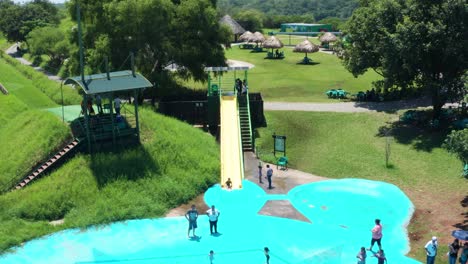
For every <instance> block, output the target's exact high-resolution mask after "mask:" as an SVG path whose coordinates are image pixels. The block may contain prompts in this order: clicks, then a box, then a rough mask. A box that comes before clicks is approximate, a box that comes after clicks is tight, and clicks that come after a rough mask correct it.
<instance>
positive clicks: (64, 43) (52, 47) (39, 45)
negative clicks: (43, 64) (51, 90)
mask: <svg viewBox="0 0 468 264" xmlns="http://www.w3.org/2000/svg"><path fill="white" fill-rule="evenodd" d="M27 40H28V45H29V52H30V53H31V55H33V56H41V55H42V54H46V55H47V56H49V58H50V60H51V63H50V64H52V65H53V66H59V65H61V64H62V62H63V61H64V60H65V59H66V58H68V56H69V52H70V50H69V43H68V39H67V38H66V37H65V34H64V33H63V32H62V31H61V30H60V29H59V28H56V27H41V28H36V29H34V30H33V31H31V32H30V33H29V34H28V36H27Z"/></svg>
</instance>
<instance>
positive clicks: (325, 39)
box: [319, 32, 338, 43]
mask: <svg viewBox="0 0 468 264" xmlns="http://www.w3.org/2000/svg"><path fill="white" fill-rule="evenodd" d="M319 40H320V42H324V43H329V42H335V41H337V40H338V39H337V38H336V36H335V35H333V33H330V32H327V33H325V34H323V35H322V36H321V37H320V38H319Z"/></svg>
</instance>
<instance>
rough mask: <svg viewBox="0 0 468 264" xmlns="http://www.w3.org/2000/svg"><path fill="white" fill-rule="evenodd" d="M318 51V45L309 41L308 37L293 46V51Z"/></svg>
mask: <svg viewBox="0 0 468 264" xmlns="http://www.w3.org/2000/svg"><path fill="white" fill-rule="evenodd" d="M317 51H319V46H317V45H315V44H314V43H312V42H310V41H309V40H308V39H306V40H304V41H302V42H301V43H299V44H297V45H296V47H294V50H293V52H304V53H306V54H307V53H313V52H317Z"/></svg>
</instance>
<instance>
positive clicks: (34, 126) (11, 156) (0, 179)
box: [0, 95, 70, 190]
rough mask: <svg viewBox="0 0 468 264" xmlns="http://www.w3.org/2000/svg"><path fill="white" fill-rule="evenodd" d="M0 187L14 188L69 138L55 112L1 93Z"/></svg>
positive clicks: (1, 188)
mask: <svg viewBox="0 0 468 264" xmlns="http://www.w3.org/2000/svg"><path fill="white" fill-rule="evenodd" d="M0 113H1V114H0V121H1V123H0V146H2V151H0V190H4V189H5V188H11V187H13V186H14V185H15V184H16V183H17V182H18V181H19V180H21V178H22V177H24V176H25V175H26V173H28V172H29V171H30V170H31V169H32V168H33V167H35V166H36V165H37V164H38V162H40V161H42V160H44V159H46V158H47V157H48V156H49V155H51V154H52V153H53V152H54V151H55V150H57V149H58V148H59V147H60V146H61V145H62V144H64V143H65V141H66V140H67V139H69V138H70V133H69V128H68V126H67V125H65V124H63V123H62V122H61V121H60V120H59V119H58V118H57V117H56V116H55V115H53V114H51V113H49V112H46V111H42V110H37V109H31V108H28V107H27V106H26V105H25V104H24V103H22V102H21V101H19V100H18V99H17V98H16V97H15V96H14V95H8V96H4V95H0Z"/></svg>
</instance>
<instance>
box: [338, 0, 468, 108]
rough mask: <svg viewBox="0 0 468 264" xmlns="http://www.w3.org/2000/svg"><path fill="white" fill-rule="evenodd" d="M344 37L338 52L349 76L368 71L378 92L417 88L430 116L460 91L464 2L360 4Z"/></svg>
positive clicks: (382, 0) (467, 19)
mask: <svg viewBox="0 0 468 264" xmlns="http://www.w3.org/2000/svg"><path fill="white" fill-rule="evenodd" d="M360 5H361V7H360V8H358V9H356V10H355V11H354V13H353V15H352V16H351V18H350V19H349V21H348V23H347V25H346V29H345V34H348V35H349V38H350V39H351V41H350V42H351V43H352V45H346V46H345V49H344V54H343V63H344V65H345V67H346V68H347V69H348V70H349V71H350V72H351V73H353V74H354V75H355V76H357V75H360V74H363V73H364V72H366V71H367V70H368V69H373V70H375V71H376V72H378V73H379V74H381V75H382V76H383V77H384V80H383V81H382V82H381V83H379V85H380V86H381V88H383V89H390V88H394V87H398V88H401V89H408V88H414V87H417V88H420V89H423V90H425V91H427V93H428V94H430V96H431V97H432V104H433V106H434V117H438V115H439V114H440V109H441V107H442V106H443V105H444V104H445V102H447V101H448V100H458V99H460V98H461V97H462V95H463V93H465V92H466V89H465V83H464V81H463V77H464V75H465V74H466V70H467V66H468V49H467V48H466V47H468V5H467V4H466V2H465V1H464V0H435V1H426V0H361V2H360Z"/></svg>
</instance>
